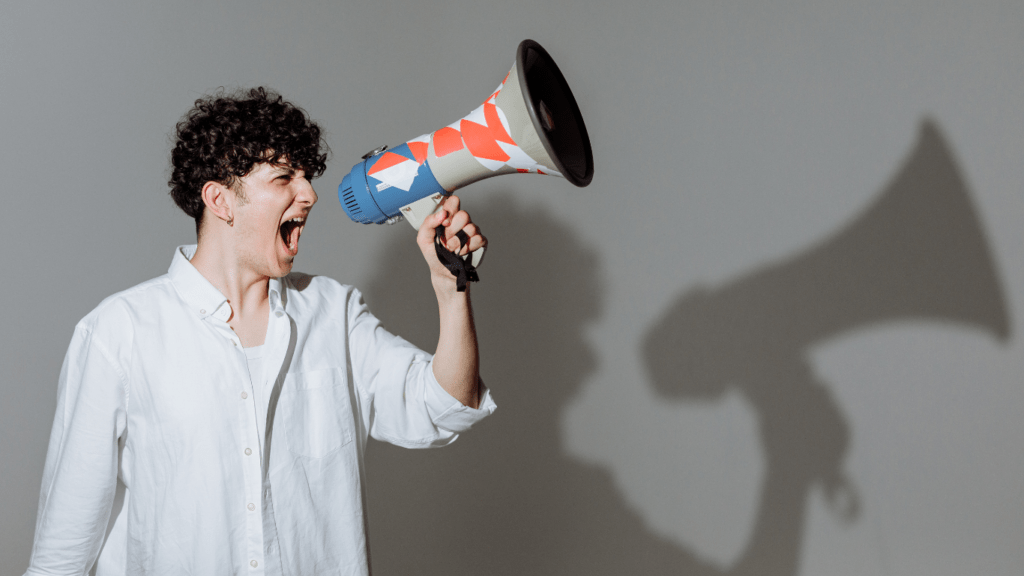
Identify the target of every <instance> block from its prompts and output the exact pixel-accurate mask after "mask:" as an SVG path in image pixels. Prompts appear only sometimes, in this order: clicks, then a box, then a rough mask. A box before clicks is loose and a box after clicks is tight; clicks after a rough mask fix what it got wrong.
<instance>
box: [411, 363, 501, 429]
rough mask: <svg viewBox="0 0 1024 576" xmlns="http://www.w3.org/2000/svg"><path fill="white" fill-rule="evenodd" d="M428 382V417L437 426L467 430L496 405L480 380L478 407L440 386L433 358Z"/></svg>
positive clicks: (488, 414) (429, 367)
mask: <svg viewBox="0 0 1024 576" xmlns="http://www.w3.org/2000/svg"><path fill="white" fill-rule="evenodd" d="M427 374H428V379H429V382H428V384H427V390H426V401H427V411H428V412H429V413H430V419H431V421H433V422H434V425H436V426H437V427H438V428H443V429H445V430H448V431H450V432H455V433H460V432H465V431H466V430H469V428H470V427H471V426H473V424H476V423H477V422H479V421H480V420H483V419H484V418H486V417H487V416H490V415H491V413H492V412H494V409H495V408H497V406H496V405H495V404H494V400H492V399H491V391H490V390H489V389H488V388H487V386H486V385H485V384H484V382H483V380H481V381H480V407H479V408H470V407H469V406H466V405H465V404H463V403H462V402H459V401H458V399H456V398H455V397H454V396H452V395H451V394H449V393H448V391H447V390H445V389H444V388H442V387H441V384H440V383H438V381H437V378H436V377H435V376H434V360H433V359H431V360H430V365H429V366H428V367H427Z"/></svg>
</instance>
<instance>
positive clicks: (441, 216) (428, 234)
mask: <svg viewBox="0 0 1024 576" xmlns="http://www.w3.org/2000/svg"><path fill="white" fill-rule="evenodd" d="M446 219H448V211H447V210H445V209H444V208H440V209H438V210H437V212H434V213H433V214H431V215H430V216H427V217H426V218H424V219H423V224H420V229H419V231H418V232H417V234H416V242H417V243H419V244H420V245H421V247H425V246H429V245H430V244H433V243H434V229H435V228H437V227H438V226H440V225H441V223H442V222H443V221H444V220H446ZM424 249H425V248H424Z"/></svg>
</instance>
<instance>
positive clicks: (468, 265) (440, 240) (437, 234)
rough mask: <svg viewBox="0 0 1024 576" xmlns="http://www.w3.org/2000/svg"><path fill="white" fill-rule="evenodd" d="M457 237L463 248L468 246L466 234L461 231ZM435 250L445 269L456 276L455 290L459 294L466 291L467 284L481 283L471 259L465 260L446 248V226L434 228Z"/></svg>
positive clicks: (456, 234) (457, 233)
mask: <svg viewBox="0 0 1024 576" xmlns="http://www.w3.org/2000/svg"><path fill="white" fill-rule="evenodd" d="M455 237H456V238H458V239H459V243H460V244H461V245H462V246H465V245H466V242H468V241H469V236H467V235H466V233H465V232H463V231H462V230H459V231H458V232H456V233H455ZM434 250H435V251H436V252H437V259H438V260H439V261H440V262H441V264H444V267H445V268H447V269H448V271H449V272H451V273H452V276H455V289H456V290H458V291H459V292H465V291H466V282H479V281H480V277H479V276H477V273H476V267H475V266H473V263H472V262H471V258H470V259H466V260H463V259H462V257H461V256H459V255H458V254H456V253H454V252H452V251H450V250H448V247H447V246H445V238H444V226H438V227H437V228H434Z"/></svg>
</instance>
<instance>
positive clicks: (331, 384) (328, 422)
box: [274, 368, 355, 458]
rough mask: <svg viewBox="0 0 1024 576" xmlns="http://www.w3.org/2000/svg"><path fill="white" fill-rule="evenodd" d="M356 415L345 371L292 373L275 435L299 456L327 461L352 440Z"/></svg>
mask: <svg viewBox="0 0 1024 576" xmlns="http://www.w3.org/2000/svg"><path fill="white" fill-rule="evenodd" d="M354 424H355V421H354V415H353V414H352V405H351V402H350V400H349V390H348V386H347V384H346V383H345V380H344V379H343V378H342V374H341V370H340V369H337V368H331V369H327V370H314V371H310V372H300V373H296V374H289V375H288V376H286V377H285V381H284V385H283V386H282V388H281V396H280V399H279V400H278V403H277V411H276V415H275V418H274V429H275V434H277V435H279V436H282V437H283V438H282V440H283V441H284V445H285V446H286V447H287V448H288V450H289V451H290V452H292V453H294V454H297V455H299V456H307V457H310V458H323V457H325V456H328V455H330V454H331V453H333V452H335V451H336V450H338V449H339V448H341V447H342V446H344V445H346V444H348V443H349V442H351V441H352V435H353V427H354Z"/></svg>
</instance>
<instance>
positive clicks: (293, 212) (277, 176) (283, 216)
mask: <svg viewBox="0 0 1024 576" xmlns="http://www.w3.org/2000/svg"><path fill="white" fill-rule="evenodd" d="M236 186H237V187H240V188H239V189H240V191H241V194H240V196H241V198H240V197H236V202H235V206H234V212H233V217H234V228H235V234H236V235H237V237H238V240H239V242H238V243H237V247H238V248H237V249H238V250H239V259H240V261H241V262H242V264H243V265H244V266H246V267H247V268H249V269H251V270H252V271H254V272H256V273H257V274H259V275H261V276H266V277H269V278H279V277H281V276H284V275H286V274H288V273H289V272H291V269H292V262H293V261H294V260H295V255H296V254H298V252H299V237H300V236H301V235H302V230H303V228H305V225H306V218H307V216H308V215H309V211H310V209H311V208H312V207H313V204H315V203H316V200H317V197H316V192H314V191H313V186H312V185H311V184H310V183H309V180H307V179H306V174H305V172H304V171H303V170H301V169H296V168H293V167H291V166H288V165H287V164H284V165H282V164H258V165H257V166H256V168H254V169H253V170H252V172H250V173H249V174H246V175H245V176H244V177H242V178H241V179H240V181H239V183H238V184H237V185H236Z"/></svg>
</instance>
